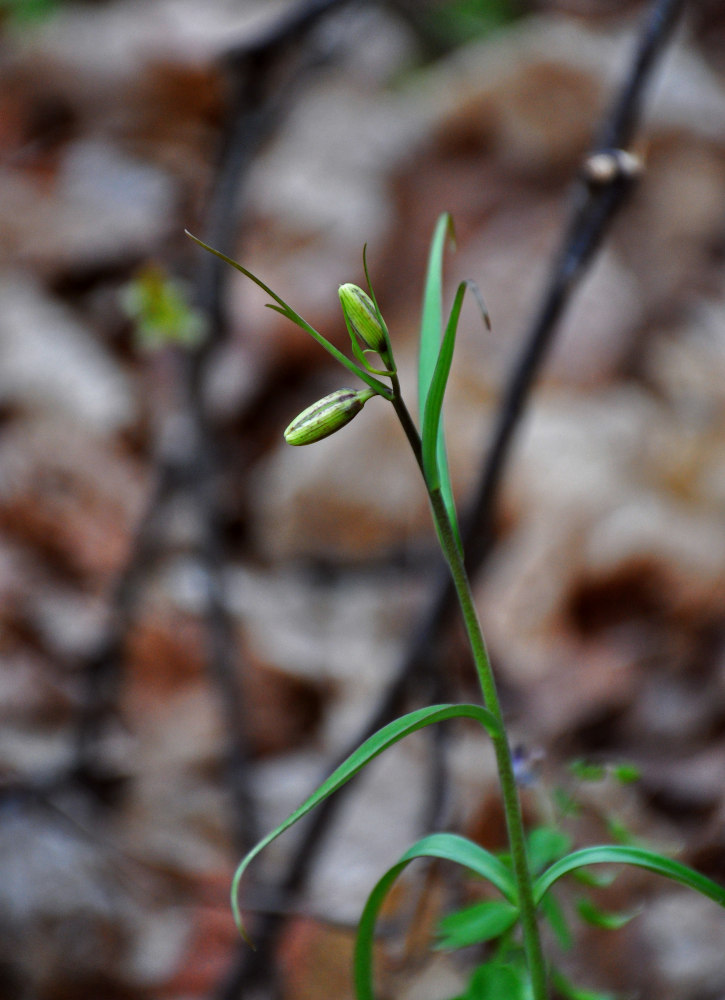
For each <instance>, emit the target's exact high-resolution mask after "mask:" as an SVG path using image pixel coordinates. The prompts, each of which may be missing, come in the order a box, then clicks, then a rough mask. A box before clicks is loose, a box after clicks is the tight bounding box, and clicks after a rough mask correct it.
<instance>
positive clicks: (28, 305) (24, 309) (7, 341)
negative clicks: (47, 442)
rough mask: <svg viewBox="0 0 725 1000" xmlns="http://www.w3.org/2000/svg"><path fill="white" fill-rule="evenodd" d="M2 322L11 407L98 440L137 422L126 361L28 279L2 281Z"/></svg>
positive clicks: (5, 398) (3, 373) (4, 379)
mask: <svg viewBox="0 0 725 1000" xmlns="http://www.w3.org/2000/svg"><path fill="white" fill-rule="evenodd" d="M97 221H98V217H97V216H96V222H97ZM44 239H47V234H46V235H45V236H44ZM54 256H57V255H55V254H54ZM0 317H1V319H0V404H2V405H3V406H4V407H6V408H13V407H16V408H19V409H21V410H23V411H25V412H27V413H35V414H46V415H51V416H52V418H53V420H57V419H58V418H59V417H60V416H66V417H69V418H70V419H71V420H74V421H76V422H77V423H78V424H80V425H82V426H83V428H84V431H85V433H89V434H91V435H96V436H98V437H102V436H103V435H107V434H113V433H118V432H119V431H122V430H124V429H126V428H128V426H129V425H130V424H131V423H132V422H133V421H134V420H135V419H136V418H137V415H138V410H137V400H136V396H135V392H134V388H133V385H132V383H131V381H130V379H129V378H128V376H127V375H126V374H125V373H124V371H123V369H122V368H121V367H120V365H119V364H118V362H117V361H116V360H115V359H113V358H112V357H111V356H110V355H109V353H108V352H107V351H106V350H105V348H104V347H103V346H102V345H101V344H100V343H99V341H98V340H97V339H96V338H95V337H94V336H93V335H92V334H91V332H90V331H89V330H87V329H86V328H85V327H83V326H82V325H81V324H80V323H78V322H77V320H75V319H74V317H73V316H72V314H71V313H70V312H69V311H68V310H66V309H64V308H63V307H62V306H60V305H59V304H58V303H57V302H56V301H54V300H53V299H52V298H50V296H48V295H47V294H46V293H45V292H44V291H43V290H42V288H41V287H40V285H38V284H36V282H34V281H33V280H32V279H30V278H29V277H28V276H27V275H26V274H21V273H14V274H13V273H10V274H8V275H7V276H6V277H5V278H3V279H1V280H0Z"/></svg>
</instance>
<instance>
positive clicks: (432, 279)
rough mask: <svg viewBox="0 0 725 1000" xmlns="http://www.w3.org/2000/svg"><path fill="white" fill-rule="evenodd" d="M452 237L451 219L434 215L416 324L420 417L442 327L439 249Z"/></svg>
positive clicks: (430, 380)
mask: <svg viewBox="0 0 725 1000" xmlns="http://www.w3.org/2000/svg"><path fill="white" fill-rule="evenodd" d="M447 236H450V237H451V238H452V237H453V221H452V219H451V216H450V215H449V214H448V213H447V212H445V213H444V214H443V215H441V216H440V217H439V218H438V222H437V223H436V228H435V232H434V233H433V239H432V240H431V245H430V253H429V255H428V270H427V272H426V279H425V290H424V292H423V314H422V317H421V324H420V347H419V353H418V413H419V415H420V420H421V422H422V420H423V413H424V411H425V401H426V399H427V398H428V389H429V388H430V384H431V382H432V381H433V372H434V371H435V366H436V361H437V360H438V352H439V350H440V345H441V329H442V327H443V251H444V250H445V245H446V237H447Z"/></svg>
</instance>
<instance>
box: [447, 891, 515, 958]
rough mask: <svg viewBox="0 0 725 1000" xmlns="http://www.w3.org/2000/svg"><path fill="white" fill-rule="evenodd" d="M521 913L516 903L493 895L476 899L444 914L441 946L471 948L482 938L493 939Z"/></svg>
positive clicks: (511, 924) (485, 939) (504, 930)
mask: <svg viewBox="0 0 725 1000" xmlns="http://www.w3.org/2000/svg"><path fill="white" fill-rule="evenodd" d="M518 916H519V911H518V909H517V908H516V907H515V906H512V905H511V904H510V903H507V902H504V901H503V900H498V899H491V900H485V901H484V902H482V903H474V904H473V905H472V906H466V907H464V908H463V909H462V910H456V912H455V913H449V914H448V915H447V916H445V917H443V919H442V920H441V921H440V923H439V925H438V932H439V934H440V941H439V942H438V944H437V945H436V947H437V948H446V949H455V948H467V947H468V946H469V945H472V944H479V943H480V942H481V941H490V940H491V939H492V938H497V937H499V936H500V935H501V934H504V933H505V932H506V931H507V930H509V928H511V927H513V925H514V924H515V923H516V921H517V919H518Z"/></svg>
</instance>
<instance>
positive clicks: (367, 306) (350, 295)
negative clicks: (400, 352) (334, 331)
mask: <svg viewBox="0 0 725 1000" xmlns="http://www.w3.org/2000/svg"><path fill="white" fill-rule="evenodd" d="M338 295H339V296H340V303H341V305H342V311H343V313H344V314H345V318H346V319H347V322H348V323H349V324H350V326H351V327H352V329H353V330H354V331H355V333H356V334H357V336H358V337H359V338H360V340H361V341H362V342H363V344H365V346H366V347H369V348H370V350H371V351H375V353H376V354H381V355H382V354H385V352H386V351H387V348H388V332H387V330H386V329H385V324H384V323H383V322H381V317H379V316H378V312H377V310H376V308H375V304H374V303H373V301H372V299H371V298H370V296H369V295H368V294H367V293H366V292H364V291H363V290H362V288H358V286H357V285H352V284H350V283H349V282H348V283H347V284H345V285H340V288H339V290H338Z"/></svg>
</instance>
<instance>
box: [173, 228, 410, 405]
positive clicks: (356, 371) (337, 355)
mask: <svg viewBox="0 0 725 1000" xmlns="http://www.w3.org/2000/svg"><path fill="white" fill-rule="evenodd" d="M184 231H185V233H186V235H187V236H188V237H189V238H190V239H192V240H193V241H194V243H197V244H198V245H199V246H200V247H202V248H203V249H204V250H208V251H209V253H212V254H214V256H215V257H218V258H219V259H220V260H223V261H224V263H225V264H229V265H230V266H231V267H233V268H236V270H237V271H240V272H241V273H242V274H243V275H244V276H245V277H247V278H249V280H250V281H253V282H254V284H255V285H258V286H259V288H261V289H262V291H264V292H266V293H267V295H269V296H270V297H271V298H272V299H274V301H275V302H276V303H277V305H272V304H271V303H270V304H269V308H270V309H272V310H274V312H278V313H281V314H282V316H285V317H286V318H287V319H289V320H291V321H292V322H293V323H294V324H296V326H298V327H300V329H301V330H304V331H305V333H309V335H310V336H311V337H313V338H314V339H315V340H316V341H317V343H318V344H319V345H320V346H321V347H324V349H325V350H326V351H327V353H328V354H331V355H332V357H333V358H334V359H335V361H338V362H339V363H340V364H341V365H342V366H343V367H344V368H347V370H348V371H349V372H352V374H353V375H357V377H358V378H359V379H362V381H363V382H367V384H368V385H369V386H370V388H371V389H374V390H375V391H376V392H377V393H378V394H379V395H381V396H384V397H385V398H386V399H388V400H389V399H392V392H391V390H390V389H389V388H388V386H387V385H384V384H383V383H382V382H381V381H380V380H379V379H376V378H374V377H373V376H372V375H371V374H370V372H369V371H366V369H365V368H361V367H360V365H356V364H355V362H354V361H351V360H350V358H348V357H347V356H346V355H345V354H343V353H342V351H340V350H338V349H337V347H335V345H334V344H331V343H330V341H329V340H328V339H327V338H326V337H323V335H322V334H321V333H320V332H319V331H318V330H315V328H314V326H310V324H309V323H308V322H307V320H305V319H303V318H302V317H301V316H300V314H299V313H297V312H295V311H294V309H293V308H292V306H290V305H288V304H287V303H286V302H285V300H284V299H283V298H280V296H279V295H277V293H276V292H273V291H272V289H271V288H270V287H269V285H265V283H264V282H263V281H262V279H261V278H258V277H257V276H256V274H252V272H251V271H248V270H247V269H246V267H242V265H241V264H240V263H239V262H238V261H236V260H234V259H233V258H232V257H227V255H226V254H224V253H222V252H221V250H215V249H214V247H210V246H209V244H208V243H204V241H203V240H200V239H199V238H198V237H197V236H194V235H193V234H192V233H190V232H189V230H188V229H186V230H184Z"/></svg>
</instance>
